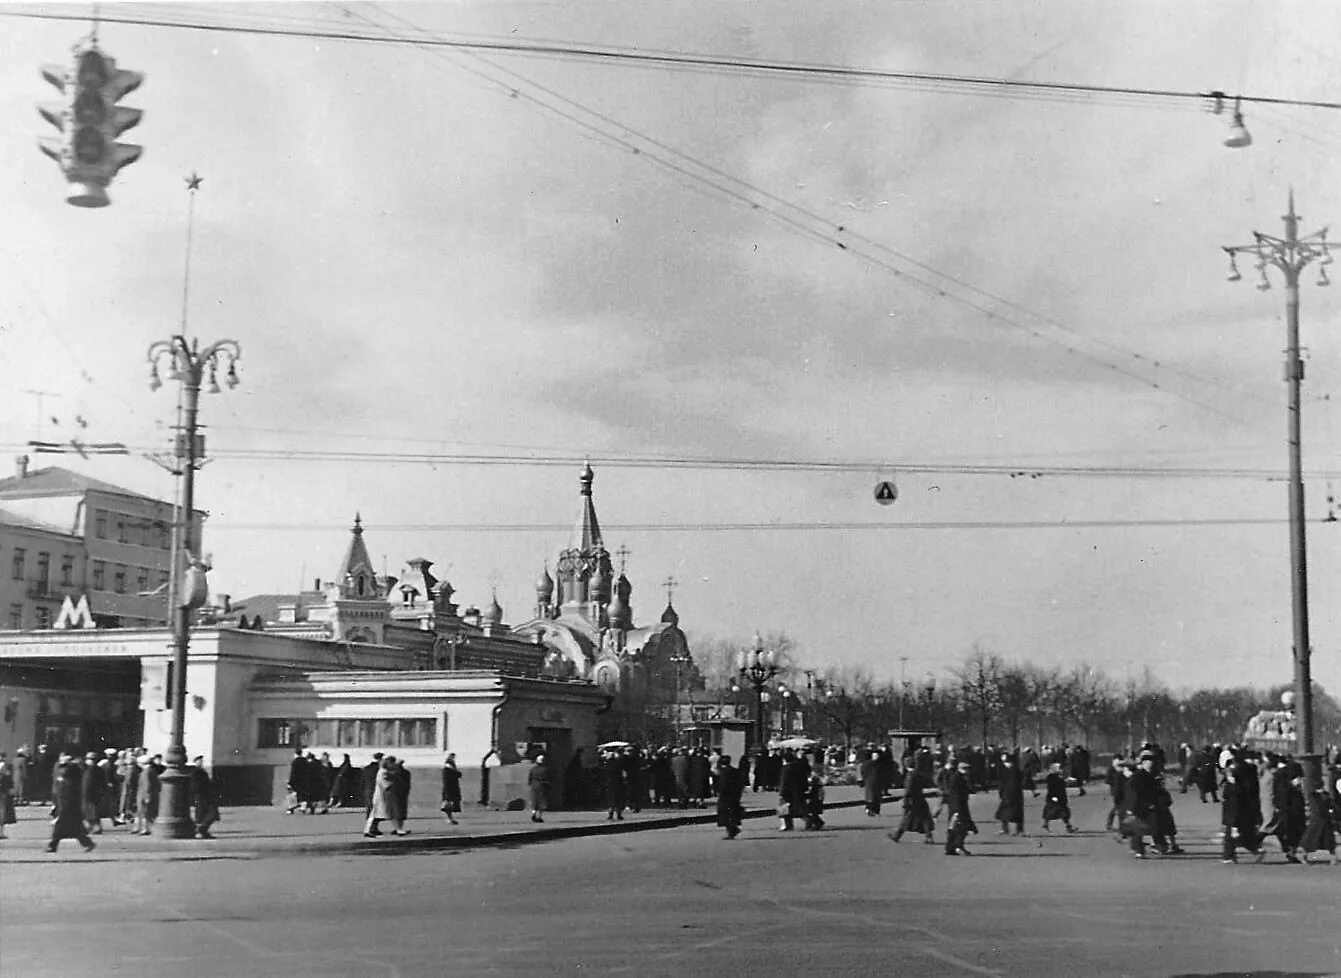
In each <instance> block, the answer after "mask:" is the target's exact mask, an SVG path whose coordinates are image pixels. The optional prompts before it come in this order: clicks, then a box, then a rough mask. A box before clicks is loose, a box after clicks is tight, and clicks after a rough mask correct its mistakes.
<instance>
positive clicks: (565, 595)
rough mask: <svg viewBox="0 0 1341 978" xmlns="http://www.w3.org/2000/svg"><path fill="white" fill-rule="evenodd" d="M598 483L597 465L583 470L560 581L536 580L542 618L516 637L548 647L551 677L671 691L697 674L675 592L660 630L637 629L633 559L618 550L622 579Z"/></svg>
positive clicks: (613, 689)
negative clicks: (674, 682)
mask: <svg viewBox="0 0 1341 978" xmlns="http://www.w3.org/2000/svg"><path fill="white" fill-rule="evenodd" d="M595 479H596V475H595V473H594V472H593V471H592V468H591V466H590V465H589V464H586V465H583V466H582V471H581V474H580V476H579V479H578V485H579V497H578V498H579V510H578V517H577V523H576V526H575V527H574V530H573V536H572V539H571V540H570V542H569V546H568V547H567V549H565V550H562V551H560V553H559V555H558V559H557V561H556V563H555V568H554V575H553V576H551V575H550V572H549V568H548V567H546V568H544V569H543V570H542V571H541V573H540V577H539V579H538V580H537V581H536V604H535V617H533V618H532V619H531V620H529V621H526V622H523V623H521V624H518V625H516V626H514V627H513V629H512V631H513V634H514V635H516V636H518V637H522V638H532V639H534V640H535V641H536V642H537V643H538V644H540V645H542V646H543V647H544V649H545V662H544V665H543V667H542V672H543V674H545V675H550V676H555V677H580V678H583V679H589V680H591V681H592V682H594V683H596V684H597V685H599V686H601V687H603V688H604V689H605V690H607V691H608V692H610V693H621V692H622V693H626V694H632V695H635V696H636V695H638V694H639V693H642V692H645V691H646V690H647V688H648V687H649V685H651V686H664V677H666V676H668V675H669V674H670V673H671V672H672V671H673V670H675V669H676V668H679V669H681V670H683V669H685V667H686V666H687V667H688V669H689V670H690V671H692V669H693V663H692V657H691V655H690V651H689V643H688V640H687V639H686V637H685V634H684V632H682V631H681V630H680V616H679V614H678V613H677V612H676V611H675V607H674V605H673V604H672V598H671V595H670V594H669V593H668V594H667V599H666V608H665V610H664V611H663V612H662V613H661V616H660V619H659V620H658V621H657V622H656V623H655V624H652V625H637V624H635V621H634V613H633V585H632V584H631V583H629V578H628V575H627V573H626V570H627V567H626V563H627V557H628V553H627V551H623V550H621V551H620V552H618V554H617V555H618V556H619V557H620V567H619V576H618V577H616V576H615V570H614V564H613V562H612V560H611V557H610V552H609V551H608V550H607V549H606V546H605V540H604V537H603V536H602V534H601V524H600V521H599V520H598V519H597V518H596V503H595V500H594V497H593V494H592V484H593V483H594V482H595ZM689 674H690V673H685V675H689Z"/></svg>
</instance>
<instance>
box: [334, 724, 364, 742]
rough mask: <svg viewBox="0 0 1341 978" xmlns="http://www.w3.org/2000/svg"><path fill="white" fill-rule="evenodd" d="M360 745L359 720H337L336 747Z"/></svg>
mask: <svg viewBox="0 0 1341 978" xmlns="http://www.w3.org/2000/svg"><path fill="white" fill-rule="evenodd" d="M358 745H359V725H358V721H357V720H337V721H336V723H335V746H336V747H357V746H358Z"/></svg>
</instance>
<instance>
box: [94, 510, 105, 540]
mask: <svg viewBox="0 0 1341 978" xmlns="http://www.w3.org/2000/svg"><path fill="white" fill-rule="evenodd" d="M93 535H94V536H95V537H97V538H98V539H99V540H106V539H107V510H105V509H100V510H98V511H97V512H96V513H94V514H93Z"/></svg>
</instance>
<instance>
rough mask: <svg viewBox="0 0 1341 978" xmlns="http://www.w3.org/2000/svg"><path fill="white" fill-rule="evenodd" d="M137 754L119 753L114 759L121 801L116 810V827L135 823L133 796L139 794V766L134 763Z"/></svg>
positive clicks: (129, 752) (128, 751) (127, 751)
mask: <svg viewBox="0 0 1341 978" xmlns="http://www.w3.org/2000/svg"><path fill="white" fill-rule="evenodd" d="M137 756H138V755H137V754H136V752H135V751H132V750H123V751H121V752H120V753H119V754H118V755H117V758H116V768H117V772H118V773H119V774H120V776H121V799H120V802H121V803H120V806H119V809H118V812H117V814H118V816H119V819H120V820H119V821H117V822H116V824H117V825H129V824H130V823H131V822H133V821H135V796H136V795H137V794H138V793H139V775H140V766H139V765H138V764H137V763H136V758H137Z"/></svg>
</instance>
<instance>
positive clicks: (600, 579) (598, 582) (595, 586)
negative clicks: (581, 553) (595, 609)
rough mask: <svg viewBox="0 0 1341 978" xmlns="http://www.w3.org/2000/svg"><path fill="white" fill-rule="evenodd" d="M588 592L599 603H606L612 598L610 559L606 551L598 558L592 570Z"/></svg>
mask: <svg viewBox="0 0 1341 978" xmlns="http://www.w3.org/2000/svg"><path fill="white" fill-rule="evenodd" d="M587 593H588V594H589V595H590V596H591V600H592V601H595V602H596V603H597V604H605V603H606V602H608V601H609V600H610V560H609V558H608V557H606V556H605V554H604V553H602V554H601V555H600V556H599V557H597V559H596V569H595V570H593V571H592V572H591V583H590V585H589V586H588V591H587Z"/></svg>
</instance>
